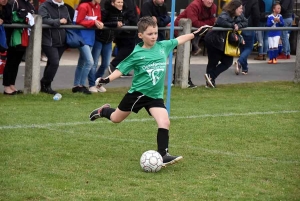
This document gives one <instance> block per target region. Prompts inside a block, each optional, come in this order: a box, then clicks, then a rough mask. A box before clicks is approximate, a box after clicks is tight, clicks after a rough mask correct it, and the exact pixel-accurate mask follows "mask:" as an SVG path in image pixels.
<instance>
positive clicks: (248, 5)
mask: <svg viewBox="0 0 300 201" xmlns="http://www.w3.org/2000/svg"><path fill="white" fill-rule="evenodd" d="M242 3H243V6H244V11H243V12H244V16H245V17H246V18H247V19H248V27H258V26H259V18H260V13H259V7H258V1H257V0H242ZM254 34H255V32H254V31H242V36H243V38H244V41H245V45H243V46H242V47H241V48H240V49H241V55H240V57H239V59H238V60H237V62H235V74H236V75H238V74H239V73H240V70H242V74H243V75H247V74H248V62H247V60H248V56H249V55H250V54H251V52H252V50H253V43H254Z"/></svg>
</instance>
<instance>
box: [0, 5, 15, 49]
mask: <svg viewBox="0 0 300 201" xmlns="http://www.w3.org/2000/svg"><path fill="white" fill-rule="evenodd" d="M11 9H12V8H11V5H10V4H6V5H5V6H2V10H1V11H0V19H2V20H3V24H11V23H12V12H11ZM4 30H5V34H6V42H7V44H9V41H10V37H11V33H12V29H9V28H4Z"/></svg>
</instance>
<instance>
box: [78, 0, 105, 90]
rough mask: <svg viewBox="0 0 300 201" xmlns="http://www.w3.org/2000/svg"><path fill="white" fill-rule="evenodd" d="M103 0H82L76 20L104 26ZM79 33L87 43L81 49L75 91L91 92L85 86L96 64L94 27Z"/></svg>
mask: <svg viewBox="0 0 300 201" xmlns="http://www.w3.org/2000/svg"><path fill="white" fill-rule="evenodd" d="M100 1H101V0H81V1H80V3H79V5H78V7H77V10H76V12H75V15H74V21H75V22H76V24H78V25H82V26H84V27H86V28H92V27H96V28H97V29H102V28H103V26H104V25H103V23H102V22H101V8H100ZM79 35H80V36H81V37H82V38H83V40H84V43H85V45H84V46H82V47H80V48H78V49H79V59H78V64H77V67H76V70H75V78H74V87H73V88H72V92H73V93H78V92H79V93H84V94H91V92H90V91H89V89H88V88H87V87H85V83H86V80H87V78H88V74H89V72H90V70H91V68H92V66H93V65H94V59H93V56H92V48H93V46H94V42H95V30H94V29H80V30H79Z"/></svg>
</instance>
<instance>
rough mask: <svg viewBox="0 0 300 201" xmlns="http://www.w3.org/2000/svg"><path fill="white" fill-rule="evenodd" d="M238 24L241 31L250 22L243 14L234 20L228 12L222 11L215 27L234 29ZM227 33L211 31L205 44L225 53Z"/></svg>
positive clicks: (206, 37)
mask: <svg viewBox="0 0 300 201" xmlns="http://www.w3.org/2000/svg"><path fill="white" fill-rule="evenodd" d="M235 24H237V25H238V27H239V29H240V28H245V27H247V26H248V20H247V18H245V17H244V15H243V14H242V15H241V16H238V17H235V18H232V17H231V16H230V15H229V14H228V13H227V12H225V11H222V13H221V14H220V15H219V17H218V18H217V21H216V24H215V27H223V28H232V29H234V25H235ZM226 35H227V31H214V30H211V31H209V32H208V33H207V34H206V35H205V38H204V40H205V42H206V44H207V45H212V46H213V47H215V48H217V49H219V50H221V51H224V47H225V40H226Z"/></svg>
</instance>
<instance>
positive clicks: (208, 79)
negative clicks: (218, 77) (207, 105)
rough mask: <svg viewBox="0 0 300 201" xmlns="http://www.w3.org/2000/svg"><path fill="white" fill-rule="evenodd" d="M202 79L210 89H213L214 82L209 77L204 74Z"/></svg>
mask: <svg viewBox="0 0 300 201" xmlns="http://www.w3.org/2000/svg"><path fill="white" fill-rule="evenodd" d="M204 77H205V80H206V83H207V84H208V85H209V86H210V87H212V88H215V85H214V84H213V82H214V80H212V79H211V78H210V75H209V74H205V75H204Z"/></svg>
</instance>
